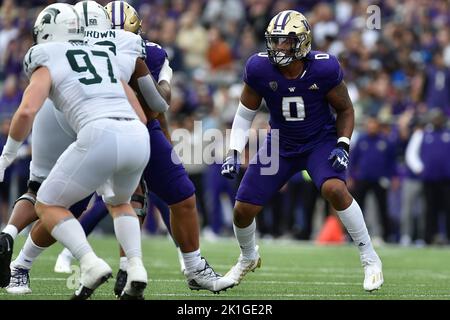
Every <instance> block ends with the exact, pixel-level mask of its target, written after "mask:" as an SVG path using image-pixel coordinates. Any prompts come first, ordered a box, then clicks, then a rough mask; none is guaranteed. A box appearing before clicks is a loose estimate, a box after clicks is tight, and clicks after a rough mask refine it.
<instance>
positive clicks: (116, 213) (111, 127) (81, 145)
mask: <svg viewBox="0 0 450 320" xmlns="http://www.w3.org/2000/svg"><path fill="white" fill-rule="evenodd" d="M82 31H83V28H82V22H81V19H80V18H79V16H78V14H77V13H76V11H75V10H74V9H73V7H72V6H69V5H64V4H55V5H52V6H49V7H47V8H46V9H44V10H43V12H41V14H40V15H39V16H38V19H37V21H36V24H35V28H34V33H35V36H36V38H37V43H38V45H37V46H34V47H33V48H31V49H30V50H29V52H28V53H27V55H26V57H25V60H24V66H25V71H26V73H27V74H28V75H29V76H30V85H29V86H28V87H27V90H26V91H25V93H24V97H23V100H22V103H21V104H20V106H19V109H18V111H17V112H16V114H15V116H14V118H13V122H12V127H11V131H10V136H9V139H8V142H7V144H6V145H5V148H4V152H3V153H2V156H1V157H0V178H1V175H2V173H3V171H4V168H5V167H7V166H8V165H9V164H10V163H11V162H12V161H13V160H14V157H15V153H16V152H17V147H18V146H19V145H20V144H21V141H22V140H23V139H24V138H25V137H26V135H28V134H29V131H30V129H31V125H32V122H33V118H34V116H35V114H36V113H37V111H38V110H39V108H40V107H41V106H42V104H43V103H44V101H45V99H46V98H47V97H48V96H50V98H51V99H52V100H53V101H54V102H55V104H56V106H58V108H60V109H61V111H62V112H63V113H64V115H65V118H66V119H67V120H68V122H69V123H70V125H71V127H72V128H73V129H74V131H75V132H76V133H77V141H76V142H75V143H73V144H72V145H71V146H70V147H69V148H68V149H67V150H66V151H65V152H64V153H63V155H62V156H61V157H60V158H59V160H58V162H57V164H56V166H55V167H54V168H53V169H52V171H51V172H50V174H49V176H48V178H47V179H46V180H45V182H44V183H43V184H42V186H41V188H40V189H39V191H38V194H37V201H38V202H37V204H36V211H37V213H38V215H39V217H40V219H41V222H42V223H43V225H45V227H46V228H47V230H48V231H49V232H51V234H52V236H53V237H54V238H56V239H57V240H59V241H60V242H62V243H63V244H64V245H65V246H66V247H69V248H70V249H71V251H72V252H73V253H74V254H75V256H76V257H77V258H78V259H79V260H80V265H81V270H82V275H81V281H80V283H81V286H80V288H79V290H77V291H76V293H75V295H74V298H76V299H85V298H87V297H89V296H90V295H91V294H92V292H93V290H95V289H96V288H97V287H98V286H99V285H100V284H102V283H103V282H104V281H105V280H106V279H107V278H108V277H109V276H111V269H110V267H109V266H108V265H107V264H106V263H105V262H104V261H103V260H101V259H100V258H98V257H97V256H96V255H95V254H94V253H93V251H92V248H91V247H90V246H89V244H88V242H87V240H86V237H85V235H84V232H83V230H82V229H81V226H80V225H79V223H78V222H77V221H76V220H75V219H73V216H72V215H71V214H70V212H69V211H67V210H66V209H65V208H67V207H69V206H70V205H72V204H73V203H75V202H76V201H78V200H81V199H82V198H83V197H86V196H87V195H89V194H91V193H92V192H93V191H95V190H96V189H101V190H102V194H103V196H104V200H105V202H106V203H108V206H109V209H110V211H111V214H112V215H113V217H114V225H115V231H116V235H117V238H118V240H119V242H120V243H121V245H122V247H123V248H124V250H125V252H126V253H127V256H128V257H129V259H131V261H133V263H132V264H131V266H132V267H131V270H132V273H133V277H132V279H130V281H129V282H127V285H126V288H125V290H124V296H130V297H137V298H142V295H143V290H144V289H145V286H146V283H147V275H146V271H145V268H144V267H143V264H142V260H141V248H140V233H139V223H138V221H137V217H136V215H135V213H134V211H133V209H132V208H131V206H130V204H129V199H130V196H131V194H132V193H133V191H134V189H135V187H136V186H137V184H138V182H139V179H140V175H141V173H142V170H143V168H144V167H145V164H146V162H147V160H148V157H149V143H148V140H149V139H148V134H147V133H146V132H145V127H144V126H143V125H142V124H141V123H140V121H139V120H138V117H137V115H136V113H135V112H133V110H132V108H131V106H130V104H129V103H128V100H127V95H126V93H125V90H124V87H123V86H122V85H124V86H126V83H124V82H123V81H121V80H122V78H123V77H122V75H121V74H120V72H119V70H118V69H119V68H118V67H117V65H118V62H117V61H116V57H115V56H114V55H112V54H109V52H108V50H107V49H106V50H105V49H104V48H101V47H91V46H88V45H85V44H83V43H82V40H83V33H82ZM70 40H80V41H79V42H73V41H72V42H67V41H70ZM56 41H58V42H59V41H66V42H64V43H61V42H60V43H55V42H56ZM93 62H94V63H95V65H96V66H94V64H93ZM93 107H94V108H93ZM166 107H167V105H166V106H165V108H166ZM100 140H101V143H99V142H100ZM131 141H133V142H134V143H130V142H131ZM133 145H140V146H141V148H139V149H137V150H133V148H131V147H130V146H133ZM102 186H103V188H101V187H102ZM136 228H137V229H136ZM131 261H130V262H131Z"/></svg>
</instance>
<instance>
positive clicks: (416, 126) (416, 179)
mask: <svg viewBox="0 0 450 320" xmlns="http://www.w3.org/2000/svg"><path fill="white" fill-rule="evenodd" d="M424 125H425V123H424V119H423V118H419V117H418V116H416V117H415V118H413V119H412V120H411V124H410V127H411V130H410V131H411V134H410V138H409V141H408V144H407V147H406V151H405V164H406V172H405V177H404V179H403V182H402V197H401V198H402V207H401V214H400V216H401V225H400V233H401V238H400V244H402V245H404V246H407V245H410V244H411V243H412V240H413V239H414V234H415V233H416V234H417V236H416V238H417V239H418V241H419V243H422V242H423V241H424V239H425V203H424V197H423V192H424V190H423V181H422V179H421V178H420V176H419V174H420V173H421V172H422V170H423V163H422V161H421V160H420V157H419V150H420V144H421V140H422V136H423V129H424ZM415 217H416V221H417V223H416V224H415V225H416V226H417V227H416V228H414V220H415V219H414V218H415ZM415 229H416V232H414V230H415Z"/></svg>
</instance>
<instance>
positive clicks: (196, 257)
mask: <svg viewBox="0 0 450 320" xmlns="http://www.w3.org/2000/svg"><path fill="white" fill-rule="evenodd" d="M181 255H182V256H183V260H184V265H185V268H186V272H187V273H190V272H194V271H197V270H198V269H200V268H201V266H200V264H201V262H202V260H201V259H202V256H201V255H200V249H197V250H195V251H192V252H187V253H184V252H182V253H181Z"/></svg>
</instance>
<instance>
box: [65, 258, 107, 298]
mask: <svg viewBox="0 0 450 320" xmlns="http://www.w3.org/2000/svg"><path fill="white" fill-rule="evenodd" d="M111 277H112V270H111V268H110V266H109V265H108V264H107V263H106V262H105V261H103V260H102V259H100V258H96V259H95V261H94V262H91V263H89V265H87V266H86V265H84V264H82V265H81V280H80V287H79V288H78V290H77V291H75V293H74V295H73V296H72V298H71V300H86V299H88V298H89V297H90V296H91V295H92V293H93V292H94V290H95V289H97V288H98V287H99V286H100V285H102V284H103V283H105V282H106V281H107V280H108V279H109V278H111Z"/></svg>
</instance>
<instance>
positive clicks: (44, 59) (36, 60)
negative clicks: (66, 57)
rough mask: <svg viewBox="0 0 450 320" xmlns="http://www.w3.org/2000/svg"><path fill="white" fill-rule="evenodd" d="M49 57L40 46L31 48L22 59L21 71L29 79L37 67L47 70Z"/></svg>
mask: <svg viewBox="0 0 450 320" xmlns="http://www.w3.org/2000/svg"><path fill="white" fill-rule="evenodd" d="M49 62H50V56H49V54H48V52H47V51H46V50H45V48H43V47H42V46H40V45H35V46H33V47H31V48H30V49H29V50H28V52H27V54H26V55H25V58H24V59H23V70H24V72H25V74H26V75H27V77H28V78H31V75H32V74H33V72H34V70H36V69H37V68H39V67H47V68H49Z"/></svg>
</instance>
